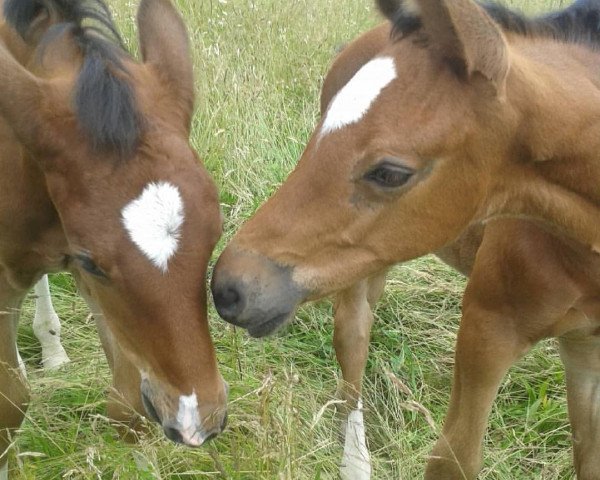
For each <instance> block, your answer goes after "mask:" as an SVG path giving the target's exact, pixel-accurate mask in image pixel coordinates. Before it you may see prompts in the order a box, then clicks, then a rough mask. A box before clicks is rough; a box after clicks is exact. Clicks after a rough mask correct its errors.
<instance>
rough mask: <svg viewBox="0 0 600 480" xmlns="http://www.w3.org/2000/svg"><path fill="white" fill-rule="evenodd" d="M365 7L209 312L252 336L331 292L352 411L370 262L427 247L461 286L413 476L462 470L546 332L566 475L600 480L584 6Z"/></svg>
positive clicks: (594, 94) (598, 162) (230, 254)
mask: <svg viewBox="0 0 600 480" xmlns="http://www.w3.org/2000/svg"><path fill="white" fill-rule="evenodd" d="M378 5H379V8H380V10H381V11H382V12H383V13H384V14H385V16H386V17H387V18H388V20H389V22H387V23H386V24H383V25H381V26H379V27H377V28H375V29H374V30H372V31H370V32H368V33H366V34H365V35H363V36H362V37H360V38H359V39H357V40H356V41H354V42H353V43H352V44H351V45H350V46H348V47H347V48H346V49H345V50H344V51H343V52H342V53H341V54H340V55H339V56H338V57H337V59H336V61H335V63H334V64H333V67H332V68H331V70H330V71H329V73H328V75H327V77H326V79H325V81H324V84H323V89H322V97H321V99H322V102H321V107H322V118H321V120H320V121H319V123H318V125H317V127H316V129H315V131H314V133H313V135H312V138H311V139H310V141H309V143H308V145H307V146H306V149H305V151H304V153H303V155H302V157H301V159H300V161H299V163H298V165H297V167H296V168H295V170H294V171H293V172H292V173H291V175H290V176H289V177H288V179H287V180H286V181H285V182H284V184H283V185H282V186H281V188H280V189H279V190H278V191H277V192H276V193H275V194H274V196H273V197H272V198H270V199H269V200H268V201H267V202H266V203H265V204H264V205H263V206H262V207H260V209H259V210H258V211H257V212H256V214H255V215H254V216H253V217H252V218H251V219H250V220H249V221H247V222H246V223H245V224H244V225H243V226H242V227H241V229H240V230H239V231H238V232H237V234H236V235H235V236H234V238H233V239H232V240H231V242H230V243H229V245H228V246H227V248H226V249H225V250H224V251H223V253H222V255H221V257H220V258H219V260H218V263H217V265H216V267H215V270H214V274H213V278H212V291H213V297H214V301H215V305H216V307H217V310H218V312H219V314H220V315H221V317H223V318H224V319H225V320H226V321H228V322H230V323H233V324H234V325H238V326H240V327H243V328H246V329H247V330H248V332H249V333H250V335H252V336H255V337H262V336H265V335H269V334H271V333H273V332H274V331H275V330H277V329H278V328H280V327H281V326H282V325H284V324H286V323H288V322H289V321H291V319H292V318H293V315H294V312H295V310H296V308H297V307H298V305H300V304H301V303H303V302H305V301H310V300H314V299H317V298H320V297H323V296H327V295H332V294H333V295H336V300H335V321H334V329H335V331H334V346H335V350H336V356H337V358H338V361H339V363H340V365H341V369H342V374H343V379H344V383H342V385H341V386H340V387H341V388H340V393H341V395H342V398H344V399H346V400H348V403H349V408H350V409H352V408H356V406H357V404H358V402H359V397H360V391H361V380H362V375H363V370H364V366H365V361H366V356H367V351H368V342H369V333H370V327H371V323H372V321H373V317H372V313H371V308H372V306H373V305H374V303H375V302H376V301H377V299H378V298H379V295H380V294H381V291H382V289H383V286H384V284H385V272H386V270H387V269H388V268H389V267H390V266H391V265H393V264H395V263H398V262H402V261H406V260H408V259H411V258H415V257H418V256H420V255H423V254H425V253H428V252H438V254H439V255H440V256H441V257H442V258H443V259H445V260H446V261H447V262H448V263H450V264H451V265H453V266H455V267H456V268H458V269H459V270H460V271H462V272H464V273H466V274H468V275H469V282H468V286H467V288H466V291H465V294H464V298H463V307H462V319H461V324H460V329H459V333H458V339H457V344H456V354H455V355H456V356H455V359H456V361H455V366H454V380H453V386H452V393H451V399H450V406H449V410H448V413H447V415H446V419H445V422H444V427H443V431H442V435H441V437H440V439H439V440H438V441H437V443H436V444H435V446H434V448H433V452H432V455H431V457H430V458H429V460H428V463H427V466H426V469H425V478H426V479H429V480H433V479H435V480H439V479H473V478H475V477H476V476H477V473H478V471H479V470H480V468H481V464H482V441H483V436H484V433H485V429H486V426H487V419H488V415H489V413H490V410H491V407H492V403H493V401H494V398H495V396H496V394H497V390H498V387H499V385H500V383H501V381H502V378H503V377H504V375H505V373H506V372H507V370H508V369H509V368H510V366H511V365H512V364H513V363H514V362H515V361H516V360H517V359H519V358H520V357H521V356H523V355H524V354H525V353H526V352H527V351H528V350H529V349H530V348H531V347H532V346H533V345H534V344H535V343H536V342H538V341H540V340H541V339H543V338H548V337H558V339H559V343H560V355H561V359H562V361H563V363H564V366H565V369H566V379H567V397H568V410H569V417H570V422H571V427H572V434H573V450H574V464H575V470H576V472H577V475H578V478H580V479H597V478H600V456H599V455H598V451H600V418H599V415H598V412H599V410H598V409H599V408H600V395H599V393H598V392H599V391H600V310H599V307H600V257H599V256H598V253H597V252H598V228H599V226H600V223H598V221H597V219H598V214H600V208H599V206H600V190H599V189H598V185H599V184H600V154H599V153H598V152H600V148H599V147H600V74H599V72H600V53H599V50H598V46H599V43H600V30H599V28H600V27H599V20H600V2H598V1H597V0H579V1H577V2H576V3H574V4H573V5H571V6H569V7H568V8H566V9H565V10H562V11H559V12H553V13H550V14H547V15H545V16H542V17H537V18H533V19H529V18H526V17H524V16H522V15H520V14H517V13H515V12H513V11H511V10H509V9H507V8H505V7H502V6H499V5H493V4H485V5H479V4H477V3H475V2H473V1H472V0H417V1H412V2H411V1H404V2H398V1H394V0H379V1H378ZM351 413H353V412H351ZM352 423H353V422H350V421H349V422H348V426H353V427H354V425H352ZM354 423H356V424H360V418H357V417H355V418H354ZM359 426H360V425H359ZM356 430H357V431H358V434H357V435H355V441H356V443H357V448H355V453H356V454H357V455H360V454H362V455H364V454H365V452H364V450H365V448H364V439H362V438H361V434H362V432H360V431H359V430H360V429H359V428H357V429H356ZM346 460H347V459H346ZM359 460H360V459H359ZM354 467H355V468H356V469H355V470H354V471H352V472H351V473H348V472H347V471H346V473H344V472H345V471H344V466H343V467H342V474H343V475H346V477H345V478H354V479H362V478H368V477H369V469H370V467H369V465H368V461H367V460H366V459H364V461H362V462H361V461H357V462H354Z"/></svg>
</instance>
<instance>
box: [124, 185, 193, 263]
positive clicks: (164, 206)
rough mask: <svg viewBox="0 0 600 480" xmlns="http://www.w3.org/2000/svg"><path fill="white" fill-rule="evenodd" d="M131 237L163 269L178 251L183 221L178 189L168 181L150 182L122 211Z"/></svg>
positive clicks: (181, 202)
mask: <svg viewBox="0 0 600 480" xmlns="http://www.w3.org/2000/svg"><path fill="white" fill-rule="evenodd" d="M121 216H122V219H123V225H124V226H125V229H126V230H127V233H129V237H130V238H131V240H132V241H133V243H135V244H136V245H137V246H138V248H139V249H140V250H141V251H142V253H143V254H144V255H145V256H146V257H148V259H149V260H150V261H151V262H152V263H153V264H154V265H155V266H156V267H158V268H159V269H160V270H161V271H162V272H163V273H165V272H166V271H167V266H168V263H169V260H170V259H171V257H173V255H175V253H176V252H177V247H178V246H179V238H180V236H181V225H182V224H183V221H184V211H183V200H182V199H181V194H180V192H179V189H178V188H177V187H176V186H174V185H172V184H170V183H168V182H158V183H154V182H153V183H149V184H148V185H146V187H145V188H144V190H143V192H142V193H141V194H140V196H139V197H137V198H136V199H135V200H132V201H131V202H130V203H128V204H127V205H126V206H125V207H124V208H123V211H122V212H121Z"/></svg>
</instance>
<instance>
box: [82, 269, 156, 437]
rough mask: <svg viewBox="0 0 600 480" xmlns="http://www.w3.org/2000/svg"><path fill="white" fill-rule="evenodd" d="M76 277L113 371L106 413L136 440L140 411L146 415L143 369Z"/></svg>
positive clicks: (123, 433) (120, 428)
mask: <svg viewBox="0 0 600 480" xmlns="http://www.w3.org/2000/svg"><path fill="white" fill-rule="evenodd" d="M75 279H76V282H77V284H78V288H79V293H80V294H81V296H82V297H83V299H84V300H85V302H86V303H87V305H88V308H89V309H90V311H91V312H92V315H93V317H94V321H95V322H96V328H97V330H98V335H99V337H100V343H101V344H102V349H103V350H104V353H105V355H106V360H107V362H108V366H109V367H110V370H111V372H112V375H113V384H112V387H111V389H110V391H109V393H108V399H107V405H106V414H107V416H108V418H110V419H111V420H114V421H115V422H117V430H118V431H119V433H120V435H121V436H122V438H123V439H124V440H125V441H127V442H135V441H137V439H138V433H140V432H142V431H144V427H143V421H142V419H141V418H140V415H141V416H145V415H146V410H145V408H144V405H143V404H142V393H141V390H140V384H141V377H140V372H139V370H138V369H137V367H135V366H134V365H133V363H132V362H131V361H130V360H129V358H128V357H127V355H125V353H124V352H123V350H122V348H121V347H120V345H119V344H118V342H117V341H116V340H115V338H114V336H113V334H112V333H111V332H110V330H109V328H108V326H107V324H106V320H105V318H104V314H103V313H102V311H101V309H100V307H98V305H97V304H96V302H94V300H93V299H92V298H91V296H90V295H89V293H88V291H87V289H86V288H85V286H84V285H83V284H82V283H81V282H80V281H79V279H78V278H77V277H75Z"/></svg>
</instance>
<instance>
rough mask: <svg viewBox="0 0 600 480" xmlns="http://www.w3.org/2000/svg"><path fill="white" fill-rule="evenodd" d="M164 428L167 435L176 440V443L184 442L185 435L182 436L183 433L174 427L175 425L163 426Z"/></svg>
mask: <svg viewBox="0 0 600 480" xmlns="http://www.w3.org/2000/svg"><path fill="white" fill-rule="evenodd" d="M163 430H164V431H165V436H166V437H167V438H168V439H169V440H171V441H173V442H175V443H183V437H182V436H181V433H180V432H179V430H177V429H175V428H173V427H163Z"/></svg>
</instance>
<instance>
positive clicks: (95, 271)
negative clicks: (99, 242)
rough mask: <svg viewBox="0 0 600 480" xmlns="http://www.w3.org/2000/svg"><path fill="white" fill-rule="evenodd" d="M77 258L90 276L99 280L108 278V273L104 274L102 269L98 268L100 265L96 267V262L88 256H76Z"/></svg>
mask: <svg viewBox="0 0 600 480" xmlns="http://www.w3.org/2000/svg"><path fill="white" fill-rule="evenodd" d="M75 258H76V259H77V261H78V262H79V265H80V266H81V268H83V269H84V270H85V271H86V272H88V273H89V274H91V275H94V276H95V277H99V278H108V277H107V276H106V273H104V272H103V271H102V270H101V269H100V267H98V265H96V264H95V263H94V261H93V260H92V259H91V258H90V257H88V256H87V255H76V256H75Z"/></svg>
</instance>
